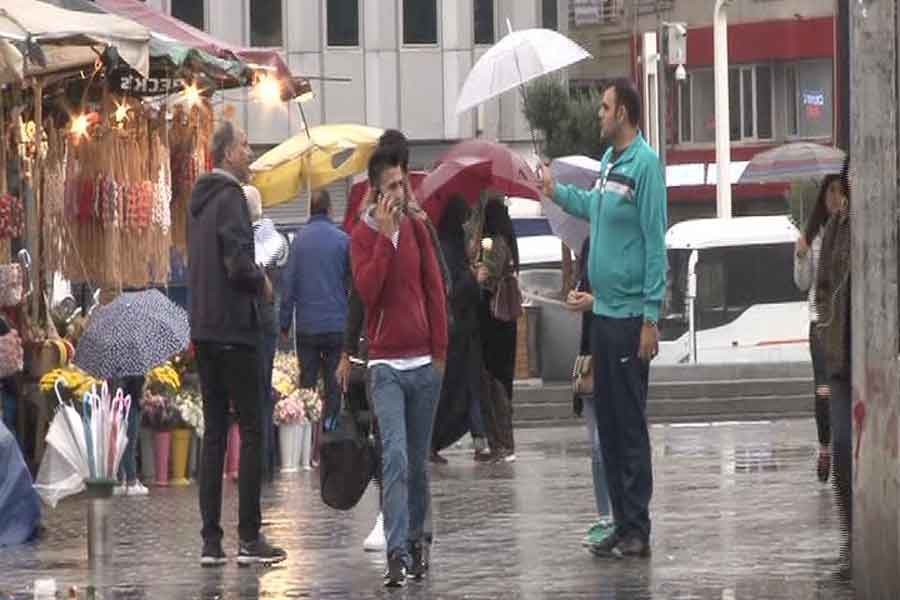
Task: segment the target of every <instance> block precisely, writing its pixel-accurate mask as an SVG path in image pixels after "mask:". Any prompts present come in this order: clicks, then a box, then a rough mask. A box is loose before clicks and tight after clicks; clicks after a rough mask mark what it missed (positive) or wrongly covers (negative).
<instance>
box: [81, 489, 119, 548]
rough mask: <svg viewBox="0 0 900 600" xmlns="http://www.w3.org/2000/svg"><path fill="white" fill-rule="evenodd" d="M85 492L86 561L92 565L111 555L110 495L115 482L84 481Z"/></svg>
mask: <svg viewBox="0 0 900 600" xmlns="http://www.w3.org/2000/svg"><path fill="white" fill-rule="evenodd" d="M84 483H85V485H86V486H87V490H86V492H85V497H86V498H87V542H88V561H89V562H90V563H92V564H94V563H97V562H102V561H104V560H105V559H106V558H107V557H108V556H110V555H112V552H113V542H112V528H111V526H110V523H109V518H110V515H111V514H112V506H111V505H112V500H111V498H112V495H113V488H114V487H115V485H116V482H115V481H111V480H108V479H88V480H85V482H84Z"/></svg>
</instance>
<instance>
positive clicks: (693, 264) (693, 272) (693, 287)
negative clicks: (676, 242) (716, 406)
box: [687, 250, 698, 364]
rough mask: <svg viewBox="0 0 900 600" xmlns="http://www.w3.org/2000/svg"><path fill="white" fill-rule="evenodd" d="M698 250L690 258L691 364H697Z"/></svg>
mask: <svg viewBox="0 0 900 600" xmlns="http://www.w3.org/2000/svg"><path fill="white" fill-rule="evenodd" d="M697 259H698V255H697V251H696V250H694V251H693V252H691V255H690V257H689V258H688V272H687V282H688V285H687V287H688V289H687V300H688V307H687V308H688V349H689V355H690V362H691V364H697V312H696V304H697Z"/></svg>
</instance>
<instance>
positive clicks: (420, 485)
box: [350, 147, 447, 587]
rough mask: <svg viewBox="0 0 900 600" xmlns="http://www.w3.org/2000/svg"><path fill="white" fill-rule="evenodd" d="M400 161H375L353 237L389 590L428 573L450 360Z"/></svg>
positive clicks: (438, 283)
mask: <svg viewBox="0 0 900 600" xmlns="http://www.w3.org/2000/svg"><path fill="white" fill-rule="evenodd" d="M402 166H403V161H402V157H401V156H400V155H399V153H398V152H397V151H396V150H395V149H392V148H390V147H387V148H381V149H379V150H377V151H376V152H375V154H374V155H373V156H372V159H371V160H370V161H369V182H370V185H371V186H372V188H373V189H374V190H376V198H377V201H376V203H375V205H374V206H372V207H371V208H370V209H368V210H367V211H366V212H365V213H364V214H363V216H362V219H361V220H360V222H359V223H358V224H357V225H356V227H355V228H354V230H353V236H352V239H351V250H350V256H351V259H352V265H353V280H354V284H355V286H356V290H357V292H358V293H359V296H360V298H361V299H362V302H363V304H364V306H365V313H366V315H367V316H368V319H367V334H368V335H367V337H368V340H369V377H370V382H369V383H370V388H371V397H372V401H373V404H374V407H375V415H376V417H377V419H378V426H379V430H380V434H381V441H382V447H383V450H382V453H383V454H382V461H383V464H382V478H383V486H384V491H383V494H384V508H383V510H384V526H385V531H386V534H387V555H388V568H387V571H386V573H385V585H387V586H389V587H399V586H402V585H404V583H405V581H406V577H407V572H408V573H409V575H410V576H411V577H413V578H416V579H421V578H422V577H424V576H425V573H426V571H427V569H428V560H427V556H426V553H427V549H426V547H425V540H424V531H423V527H424V521H425V513H426V510H427V506H428V503H429V499H430V495H431V491H430V488H429V481H428V470H427V461H428V455H429V449H430V448H431V429H432V417H433V415H434V406H435V403H436V402H437V401H438V397H439V395H440V388H441V373H442V372H443V364H444V360H445V359H446V355H447V304H446V297H445V292H444V280H443V276H442V275H441V270H440V266H439V264H438V259H437V256H436V255H435V252H434V246H433V244H432V242H431V238H430V235H429V233H428V229H427V228H426V225H425V224H424V223H423V222H422V221H421V220H419V219H414V218H410V217H409V216H408V215H407V214H406V206H407V203H408V201H409V198H408V197H407V194H406V186H405V185H404V182H405V178H404V173H403V168H402Z"/></svg>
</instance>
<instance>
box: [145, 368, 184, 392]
mask: <svg viewBox="0 0 900 600" xmlns="http://www.w3.org/2000/svg"><path fill="white" fill-rule="evenodd" d="M146 387H147V389H149V390H151V391H152V392H153V393H154V394H159V395H165V396H169V397H170V398H172V397H174V396H175V395H176V394H177V393H178V392H179V391H180V390H181V376H180V375H179V374H178V371H176V370H175V367H173V366H172V364H171V363H165V364H162V365H160V366H158V367H156V368H155V369H152V370H151V371H150V372H149V373H147V381H146Z"/></svg>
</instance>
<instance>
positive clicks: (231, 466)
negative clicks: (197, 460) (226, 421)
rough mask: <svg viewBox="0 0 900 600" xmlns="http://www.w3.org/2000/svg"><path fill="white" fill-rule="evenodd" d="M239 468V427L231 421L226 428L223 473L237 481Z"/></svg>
mask: <svg viewBox="0 0 900 600" xmlns="http://www.w3.org/2000/svg"><path fill="white" fill-rule="evenodd" d="M240 470H241V429H240V427H239V426H238V424H237V423H232V424H231V427H230V428H229V429H228V449H227V451H226V452H225V474H224V477H231V478H232V479H233V480H235V481H237V478H238V473H239V472H240Z"/></svg>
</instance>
